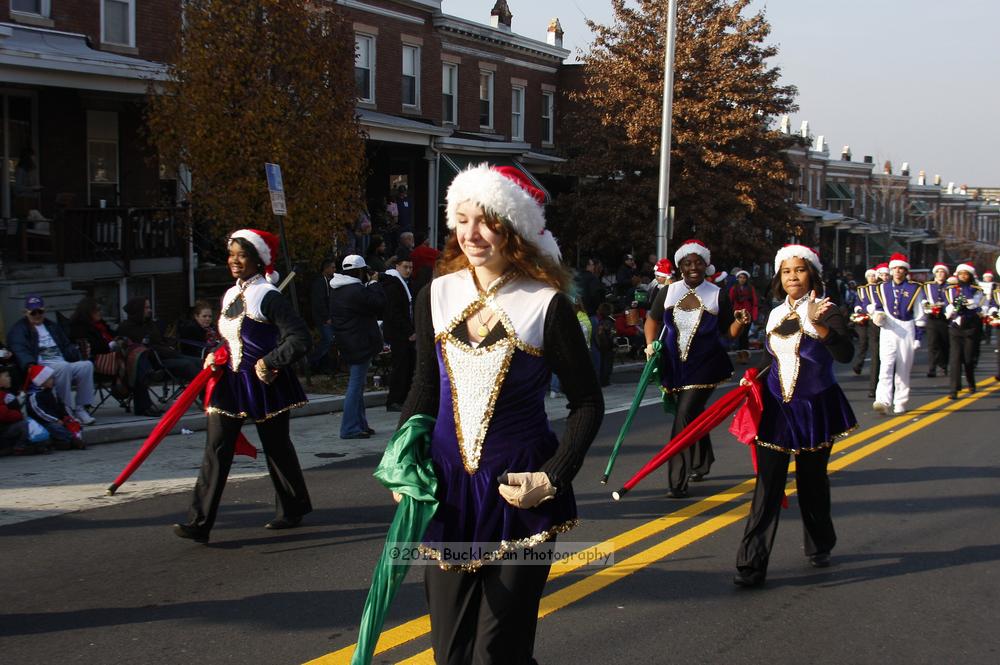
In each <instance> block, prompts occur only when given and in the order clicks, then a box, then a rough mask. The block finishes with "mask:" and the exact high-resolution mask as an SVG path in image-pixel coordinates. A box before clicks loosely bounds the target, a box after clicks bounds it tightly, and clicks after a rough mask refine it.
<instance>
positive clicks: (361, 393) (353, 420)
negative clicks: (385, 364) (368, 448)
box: [330, 254, 385, 439]
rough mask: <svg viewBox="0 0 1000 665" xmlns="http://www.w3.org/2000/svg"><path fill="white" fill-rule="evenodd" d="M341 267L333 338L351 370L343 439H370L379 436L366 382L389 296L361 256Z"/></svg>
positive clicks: (334, 297) (334, 296)
mask: <svg viewBox="0 0 1000 665" xmlns="http://www.w3.org/2000/svg"><path fill="white" fill-rule="evenodd" d="M341 267H342V268H343V272H342V273H337V274H336V275H334V276H333V279H331V280H330V286H332V287H333V293H332V294H331V295H330V321H331V323H332V325H333V335H334V337H335V338H336V340H337V350H338V351H339V352H340V357H341V358H343V360H344V362H345V363H347V365H348V367H350V378H349V379H348V382H347V394H346V395H345V396H344V415H343V418H342V419H341V421H340V438H341V439H367V438H368V437H369V436H371V435H372V434H374V433H375V432H374V430H372V429H371V428H370V427H368V420H367V419H366V418H365V380H366V378H367V376H368V367H369V366H370V365H371V362H372V358H373V357H374V356H375V355H376V354H377V353H380V352H381V351H382V332H381V331H380V330H379V327H378V319H379V318H380V317H381V316H382V313H383V312H384V311H385V292H384V291H383V290H382V287H381V285H379V283H378V273H370V272H369V270H368V265H367V264H366V263H365V260H364V259H363V258H362V257H360V256H358V255H357V254H351V255H350V256H347V257H346V258H345V259H344V262H343V264H342V266H341ZM369 277H371V281H368V280H369Z"/></svg>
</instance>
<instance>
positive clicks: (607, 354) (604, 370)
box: [597, 347, 615, 386]
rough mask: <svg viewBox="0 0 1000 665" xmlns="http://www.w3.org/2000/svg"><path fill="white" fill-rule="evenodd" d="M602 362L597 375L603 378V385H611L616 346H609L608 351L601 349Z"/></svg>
mask: <svg viewBox="0 0 1000 665" xmlns="http://www.w3.org/2000/svg"><path fill="white" fill-rule="evenodd" d="M599 353H600V356H601V363H600V366H599V367H598V372H597V376H598V377H599V378H600V380H601V385H602V386H610V385H611V370H612V369H613V368H614V365H615V350H614V347H612V348H609V349H608V350H607V351H603V350H602V351H600V352H599Z"/></svg>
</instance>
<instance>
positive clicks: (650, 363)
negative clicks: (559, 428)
mask: <svg viewBox="0 0 1000 665" xmlns="http://www.w3.org/2000/svg"><path fill="white" fill-rule="evenodd" d="M661 348H662V345H661V344H660V340H656V341H654V342H653V355H652V356H650V357H649V359H648V360H646V366H645V367H643V368H642V376H640V377H639V386H638V387H637V388H636V391H635V397H634V398H632V406H630V407H629V410H628V414H627V415H626V416H625V422H623V423H622V428H621V430H619V432H618V438H617V439H615V445H614V447H612V448H611V456H610V457H609V458H608V465H607V466H606V467H605V469H604V475H603V476H601V484H602V485H604V484H606V483H607V482H608V477H609V476H611V469H613V468H614V466H615V459H617V458H618V450H619V449H620V448H621V447H622V443H623V442H624V441H625V436H626V435H627V434H628V431H629V429H631V428H632V419H633V418H634V417H635V413H636V411H638V410H639V404H640V403H641V402H642V398H643V397H645V396H646V389H647V388H648V387H649V383H650V380H651V379H652V378H653V374H655V373H656V368H657V366H658V365H659V362H660V349H661Z"/></svg>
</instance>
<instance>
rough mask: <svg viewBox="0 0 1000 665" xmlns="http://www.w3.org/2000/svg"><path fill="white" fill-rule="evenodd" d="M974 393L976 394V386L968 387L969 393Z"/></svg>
mask: <svg viewBox="0 0 1000 665" xmlns="http://www.w3.org/2000/svg"><path fill="white" fill-rule="evenodd" d="M974 392H976V386H974V385H972V386H969V393H970V394H971V393H974Z"/></svg>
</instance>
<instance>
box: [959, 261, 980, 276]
mask: <svg viewBox="0 0 1000 665" xmlns="http://www.w3.org/2000/svg"><path fill="white" fill-rule="evenodd" d="M963 271H964V272H967V273H969V274H970V275H972V276H973V277H975V276H976V268H975V266H973V265H971V264H969V263H959V264H958V265H957V266H955V274H956V275H957V274H958V273H960V272H963Z"/></svg>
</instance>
